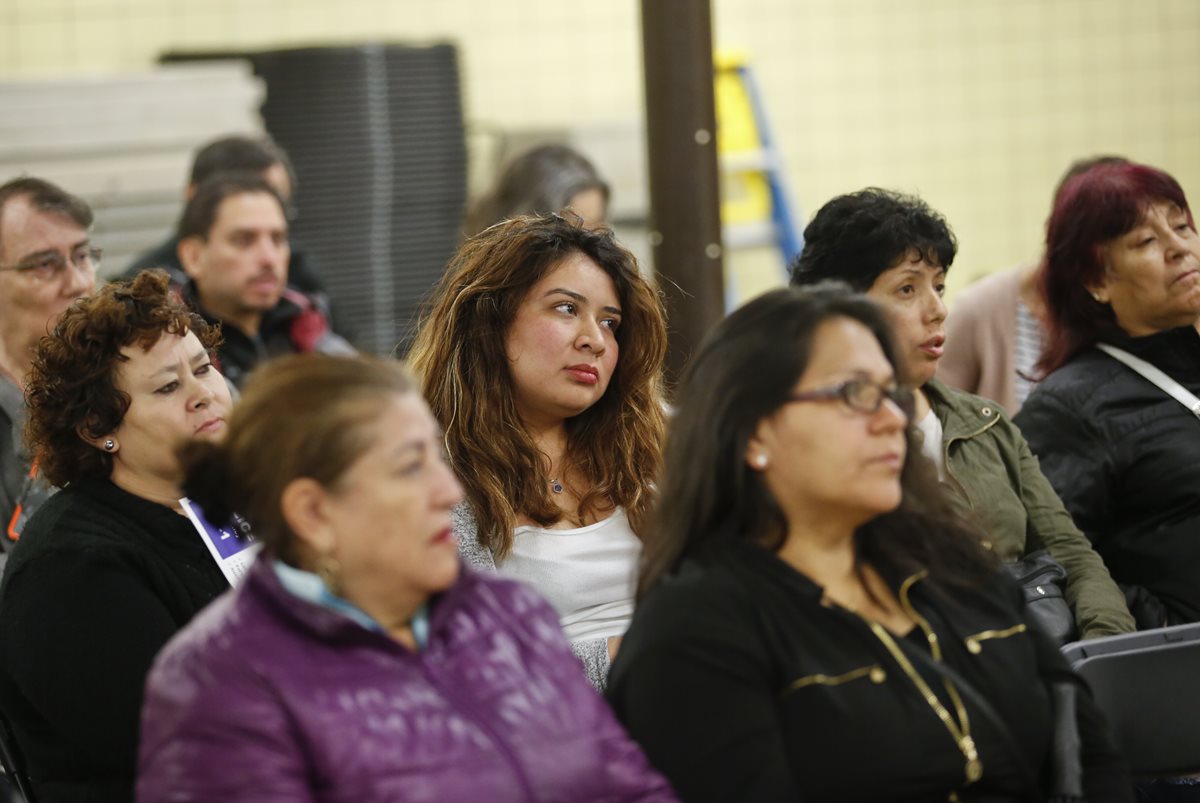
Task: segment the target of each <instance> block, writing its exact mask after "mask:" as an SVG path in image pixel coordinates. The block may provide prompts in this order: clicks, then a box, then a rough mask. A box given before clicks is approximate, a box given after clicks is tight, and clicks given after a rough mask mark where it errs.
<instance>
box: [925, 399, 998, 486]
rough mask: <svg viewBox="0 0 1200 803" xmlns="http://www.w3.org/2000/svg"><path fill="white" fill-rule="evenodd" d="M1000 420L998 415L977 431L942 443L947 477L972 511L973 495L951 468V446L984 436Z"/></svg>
mask: <svg viewBox="0 0 1200 803" xmlns="http://www.w3.org/2000/svg"><path fill="white" fill-rule="evenodd" d="M934 415H937V413H934ZM999 420H1000V414H999V413H997V414H996V416H995V417H994V418H992V420H990V421H988V422H987V423H985V424H984V425H983V426H982V427H980V428H979V429H977V430H975V431H974V432H966V433H963V434H962V435H955V436H954V437H952V438H947V439H945V440H943V441H942V465H943V466H944V467H945V469H946V476H947V477H949V478H950V479H952V480H954V484H955V485H956V486H958V490H959V492H960V493H962V495H963V499H966V500H967V505H968V506H969V507H970V508H971V510H974V509H975V500H973V499H972V498H971V494H969V493H967V486H965V485H963V484H962V480H960V479H959V478H958V477H956V476H954V470H953V469H952V468H951V467H950V444H952V443H956V442H957V441H967V440H970V439H971V438H975V437H978V436H980V435H982V434H983V433H985V432H987V431H988V430H989V429H991V428H992V427H994V426H996V423H997V422H998V421H999Z"/></svg>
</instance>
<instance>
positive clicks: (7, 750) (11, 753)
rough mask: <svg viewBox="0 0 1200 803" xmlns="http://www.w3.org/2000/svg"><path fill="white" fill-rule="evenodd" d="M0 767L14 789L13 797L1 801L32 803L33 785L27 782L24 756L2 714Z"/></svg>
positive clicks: (0, 719) (0, 718)
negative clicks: (0, 766)
mask: <svg viewBox="0 0 1200 803" xmlns="http://www.w3.org/2000/svg"><path fill="white" fill-rule="evenodd" d="M0 765H2V766H3V767H4V775H5V776H6V777H7V779H8V782H9V783H10V784H11V785H12V786H14V787H16V794H15V795H13V796H12V797H11V798H3V799H6V800H12V801H13V803H17V801H22V800H23V801H25V803H34V799H33V784H31V783H30V782H29V775H28V773H27V772H26V770H25V759H24V756H23V755H22V754H21V750H20V748H19V747H18V746H17V740H16V738H15V737H14V736H13V732H12V727H11V726H10V725H9V723H8V719H7V718H6V717H5V716H4V715H3V714H2V713H0Z"/></svg>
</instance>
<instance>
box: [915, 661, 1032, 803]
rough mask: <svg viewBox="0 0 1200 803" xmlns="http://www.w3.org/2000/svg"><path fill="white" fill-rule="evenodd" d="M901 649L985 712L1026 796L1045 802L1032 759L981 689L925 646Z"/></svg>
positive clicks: (981, 711) (1029, 798)
mask: <svg viewBox="0 0 1200 803" xmlns="http://www.w3.org/2000/svg"><path fill="white" fill-rule="evenodd" d="M901 649H904V651H905V654H907V655H908V656H909V657H910V658H911V659H913V662H914V663H919V664H920V665H921V666H923V667H925V668H926V669H932V670H933V671H934V672H935V673H936V674H938V675H939V676H941V678H942V679H943V680H948V681H950V682H951V683H953V684H954V685H955V687H957V688H958V691H959V693H960V694H961V695H962V696H963V697H965V698H966V699H968V700H970V701H971V702H972V703H974V705H975V708H976V709H977V710H978V711H979V712H980V713H982V714H983V715H984V717H986V718H987V719H988V721H990V722H991V723H992V725H993V726H994V727H995V728H996V731H997V732H998V733H999V734H1000V736H1001V738H1002V739H1003V740H1004V744H1005V747H1007V748H1008V751H1009V752H1010V753H1011V754H1012V757H1013V760H1014V762H1015V763H1016V766H1017V769H1018V771H1019V772H1020V774H1021V780H1022V782H1023V783H1024V785H1025V797H1026V798H1027V799H1028V800H1030V801H1034V802H1035V803H1043V801H1045V800H1046V797H1045V796H1044V794H1043V793H1042V789H1041V786H1040V785H1039V784H1038V782H1037V776H1036V775H1035V774H1034V772H1033V768H1032V767H1030V766H1029V761H1028V760H1027V759H1026V758H1025V754H1024V752H1022V750H1021V747H1020V745H1019V744H1017V740H1016V737H1014V736H1013V733H1012V731H1011V730H1009V727H1008V724H1007V723H1006V722H1005V721H1004V719H1003V718H1001V716H1000V714H999V713H997V712H996V709H995V708H993V707H992V704H991V703H989V702H988V701H987V699H986V698H985V697H984V696H983V695H982V694H980V693H979V691H978V690H977V689H976V688H975V686H974V685H972V684H971V683H968V682H967V680H966V679H965V678H964V677H963V676H962V675H960V674H959V673H958V672H957V671H955V670H954V669H953V668H952V667H949V666H947V665H946V664H944V663H942V662H941V661H935V660H933V658H932V656H930V655H927V654H926V653H925V651H924V650H922V649H920V648H919V647H914V646H911V645H908V644H905V645H904V646H903V647H901Z"/></svg>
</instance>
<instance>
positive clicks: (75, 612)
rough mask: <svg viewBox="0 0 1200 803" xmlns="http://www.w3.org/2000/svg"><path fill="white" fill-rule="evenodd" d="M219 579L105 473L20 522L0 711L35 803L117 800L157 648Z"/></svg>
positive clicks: (175, 531) (7, 603)
mask: <svg viewBox="0 0 1200 803" xmlns="http://www.w3.org/2000/svg"><path fill="white" fill-rule="evenodd" d="M228 587H229V586H228V584H227V583H226V581H225V578H224V577H223V575H222V574H221V572H220V570H219V569H218V568H217V565H216V563H215V562H214V561H213V559H212V557H211V556H210V555H209V553H208V550H207V548H206V547H205V546H204V543H203V542H202V541H201V540H200V537H199V535H198V534H197V533H196V531H195V529H194V528H193V527H192V524H191V523H190V522H189V521H188V519H186V518H185V517H183V516H181V515H179V514H178V513H175V512H174V511H173V510H171V509H169V508H167V507H164V506H162V505H159V504H155V503H153V502H149V501H147V500H145V499H141V498H139V497H136V496H133V495H131V494H129V493H126V492H125V491H123V490H121V489H119V488H117V487H116V486H115V485H113V484H112V483H110V482H108V481H107V480H84V481H80V482H76V483H73V484H72V485H70V486H69V487H68V488H66V489H64V490H63V491H61V492H59V493H58V494H56V495H55V496H53V497H52V498H51V499H50V500H48V501H47V502H46V503H45V504H43V505H42V506H41V507H40V508H39V509H38V511H37V513H35V514H34V516H33V518H31V519H30V520H29V523H28V524H27V525H26V528H25V531H24V533H23V534H22V536H21V540H20V541H19V542H18V543H17V545H16V547H15V548H14V550H13V552H12V556H11V557H10V559H9V562H8V565H7V566H6V568H5V572H4V579H3V582H2V583H0V710H3V713H4V715H5V716H6V717H7V718H8V719H9V720H10V722H11V724H12V727H13V730H14V732H15V735H16V738H17V742H18V744H19V746H20V748H21V751H22V752H23V753H24V755H25V761H26V763H27V767H28V770H29V774H30V776H31V778H32V780H33V784H34V789H35V793H36V795H37V797H38V799H39V800H40V801H130V800H132V799H133V781H134V772H135V766H136V756H137V738H138V718H139V715H140V712H141V706H142V687H143V684H144V682H145V678H146V674H147V673H148V672H149V669H150V665H151V663H152V661H153V660H154V656H155V655H156V654H157V653H158V651H159V649H160V648H161V647H162V646H163V645H164V644H165V643H166V642H167V640H168V639H170V638H171V636H172V635H174V633H175V632H176V631H177V630H179V629H180V628H181V627H183V626H184V625H185V624H187V622H188V621H189V620H190V619H191V618H192V617H193V616H194V615H195V614H196V613H197V612H198V611H199V610H200V609H201V608H203V607H204V606H205V605H206V604H207V603H208V602H210V601H211V600H212V599H214V598H215V597H216V596H217V595H219V594H220V593H221V592H222V591H224V590H225V589H227V588H228Z"/></svg>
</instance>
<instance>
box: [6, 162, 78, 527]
mask: <svg viewBox="0 0 1200 803" xmlns="http://www.w3.org/2000/svg"><path fill="white" fill-rule="evenodd" d="M91 225H92V210H91V208H90V207H89V206H88V205H87V203H86V202H85V201H83V200H82V199H80V198H77V197H76V196H74V195H71V194H70V193H68V192H66V191H64V190H63V189H61V188H60V187H57V186H55V185H54V184H51V183H50V182H48V181H44V180H42V179H39V178H31V177H25V178H18V179H14V180H12V181H9V182H8V183H6V184H4V185H3V186H0V526H3V527H4V537H3V538H0V543H2V544H3V545H4V548H5V550H6V551H7V549H8V548H9V547H11V545H12V542H14V541H16V539H17V538H19V537H20V533H21V528H22V526H23V525H24V523H25V520H26V519H28V517H29V515H30V514H31V513H32V512H33V510H34V508H36V507H37V505H38V504H40V503H41V502H42V501H43V500H44V499H45V498H46V497H48V496H49V495H50V494H51V493H53V489H52V488H50V486H48V485H47V484H46V483H45V482H43V481H41V480H39V479H38V476H37V468H36V465H32V463H33V461H32V460H31V459H30V457H29V456H28V455H26V454H25V453H24V449H23V447H22V441H21V427H22V424H23V422H24V417H25V415H24V412H25V399H24V388H25V375H26V373H28V371H29V367H30V363H31V362H32V360H33V352H34V349H35V348H36V346H37V343H38V340H40V339H41V338H42V337H43V336H44V335H46V334H47V333H48V331H49V330H50V329H51V328H52V327H53V325H54V322H55V321H56V320H58V316H59V315H61V314H62V312H63V311H64V310H65V309H66V308H67V307H68V306H70V304H71V302H73V301H74V300H75V299H77V298H79V297H81V296H84V295H87V294H88V293H90V292H92V290H94V289H95V287H96V268H97V267H98V266H99V263H100V249H99V248H96V247H94V246H93V245H92V243H91V239H90V233H89V230H90V228H91Z"/></svg>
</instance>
